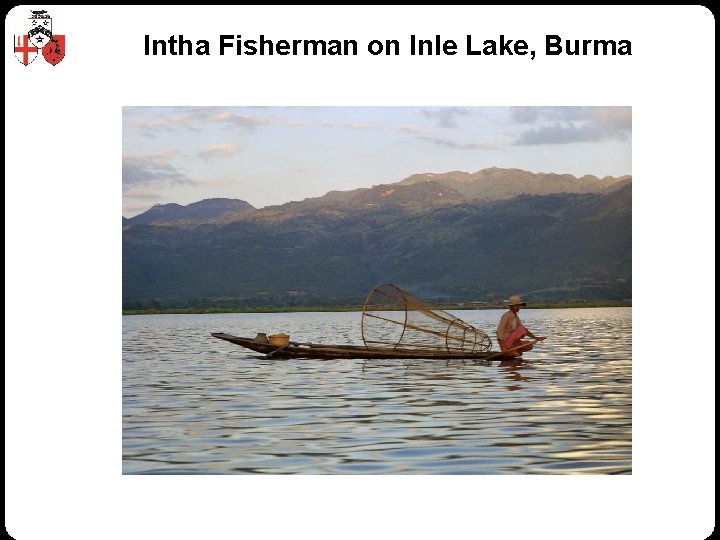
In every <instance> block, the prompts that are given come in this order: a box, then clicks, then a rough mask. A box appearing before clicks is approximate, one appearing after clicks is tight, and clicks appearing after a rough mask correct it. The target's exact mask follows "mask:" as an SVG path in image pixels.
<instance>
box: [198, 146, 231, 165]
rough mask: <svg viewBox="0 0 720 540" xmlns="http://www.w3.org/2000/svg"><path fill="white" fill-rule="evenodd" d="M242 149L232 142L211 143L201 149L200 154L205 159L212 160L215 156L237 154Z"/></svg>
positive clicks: (222, 156)
mask: <svg viewBox="0 0 720 540" xmlns="http://www.w3.org/2000/svg"><path fill="white" fill-rule="evenodd" d="M239 152H240V150H239V149H238V147H237V146H235V145H234V144H231V143H225V144H211V145H210V146H207V147H205V148H203V149H202V150H200V151H199V152H198V156H199V157H200V158H202V159H204V160H205V161H210V160H211V159H215V158H229V157H233V156H236V155H237V154H238V153H239Z"/></svg>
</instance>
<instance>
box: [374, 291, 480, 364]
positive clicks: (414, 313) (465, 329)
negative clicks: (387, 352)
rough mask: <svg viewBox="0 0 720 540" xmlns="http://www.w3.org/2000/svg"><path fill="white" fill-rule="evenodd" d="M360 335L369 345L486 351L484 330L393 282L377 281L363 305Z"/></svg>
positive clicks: (375, 346) (453, 350) (468, 351)
mask: <svg viewBox="0 0 720 540" xmlns="http://www.w3.org/2000/svg"><path fill="white" fill-rule="evenodd" d="M361 327H362V337H363V341H364V342H365V346H366V347H369V348H393V349H416V350H417V349H424V350H432V351H445V350H446V351H449V352H462V353H471V352H478V351H480V352H487V351H489V350H490V349H491V347H492V341H491V340H490V338H489V337H488V335H487V334H485V333H484V332H482V331H481V330H478V329H477V328H474V327H472V326H471V325H469V324H467V323H466V322H465V321H463V320H461V319H459V318H457V317H455V316H454V315H451V314H450V313H447V312H445V311H442V310H440V309H435V308H434V307H433V306H432V305H430V304H429V303H427V302H424V301H422V300H419V299H418V298H415V297H414V296H412V295H411V294H410V293H408V292H406V291H403V290H402V289H400V288H399V287H396V286H395V285H392V284H389V283H386V284H383V285H378V286H377V287H375V288H374V289H373V290H372V292H371V293H370V294H369V295H368V297H367V300H365V304H364V305H363V313H362V323H361Z"/></svg>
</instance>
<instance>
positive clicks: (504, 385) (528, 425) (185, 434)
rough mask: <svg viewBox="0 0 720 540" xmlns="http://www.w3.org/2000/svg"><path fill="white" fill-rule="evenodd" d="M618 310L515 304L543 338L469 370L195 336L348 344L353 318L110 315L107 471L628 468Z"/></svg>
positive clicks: (486, 319) (623, 338)
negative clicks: (113, 372)
mask: <svg viewBox="0 0 720 540" xmlns="http://www.w3.org/2000/svg"><path fill="white" fill-rule="evenodd" d="M630 313H631V311H630V309H629V308H605V309H565V310H526V311H524V312H523V316H524V317H523V319H524V320H525V322H526V324H527V325H528V326H529V327H531V328H532V329H533V331H534V332H536V333H539V334H544V335H548V336H549V337H548V340H547V341H545V342H543V343H541V344H538V346H536V348H535V350H533V351H532V352H531V353H528V354H526V358H524V359H523V360H517V361H503V362H500V361H489V362H477V363H472V362H465V363H463V362H449V363H447V362H445V361H397V360H376V361H362V360H337V361H322V360H275V359H266V358H264V357H258V355H257V354H256V353H253V352H252V351H246V350H245V349H242V348H240V347H237V346H234V345H231V344H228V343H226V342H221V341H219V340H217V339H214V338H212V337H211V336H210V332H223V331H224V332H227V333H231V334H235V335H242V336H253V335H255V334H256V333H257V332H267V333H275V332H280V331H284V332H286V333H289V334H290V335H291V336H292V339H294V340H297V341H312V342H325V343H329V342H332V341H333V340H329V339H327V336H340V337H338V338H337V339H341V340H342V341H343V342H349V343H355V344H360V343H361V340H360V339H359V337H358V333H359V331H358V330H357V327H358V321H359V314H358V313H292V314H226V315H162V316H160V315H158V316H125V317H123V373H122V384H123V418H122V422H123V447H122V456H123V472H124V473H125V474H259V473H272V474H630V473H631V471H632V460H631V455H632V436H631V433H632V430H631V416H632V414H631V413H632V401H631V373H632V365H631V352H630V351H631V316H630ZM456 314H457V315H458V316H459V317H461V318H463V319H464V320H466V321H467V322H468V323H470V324H472V325H473V326H476V327H479V328H485V329H492V328H494V325H496V324H497V320H498V319H499V317H500V315H501V314H502V312H500V311H494V310H493V311H466V312H457V313H456Z"/></svg>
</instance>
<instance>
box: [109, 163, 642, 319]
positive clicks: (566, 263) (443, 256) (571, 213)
mask: <svg viewBox="0 0 720 540" xmlns="http://www.w3.org/2000/svg"><path fill="white" fill-rule="evenodd" d="M631 189H632V187H631V177H629V176H624V177H620V178H613V177H606V178H602V179H600V178H596V177H594V176H583V177H581V178H576V177H574V176H572V175H558V174H536V173H530V172H527V171H522V170H519V169H499V168H491V169H484V170H481V171H478V172H476V173H464V172H457V171H456V172H448V173H443V174H430V173H425V174H416V175H412V176H410V177H408V178H406V179H404V180H402V181H400V182H396V183H392V184H383V185H378V186H373V187H370V188H361V189H356V190H351V191H331V192H329V193H327V194H326V195H324V196H322V197H317V198H310V199H305V200H303V201H296V202H290V203H287V204H283V205H277V206H270V207H265V208H261V209H256V208H253V207H252V206H251V205H250V204H248V203H247V202H245V201H242V200H236V199H208V200H204V201H200V202H197V203H193V204H190V205H187V206H180V205H176V204H171V205H158V206H155V207H153V208H152V209H150V210H149V211H147V212H145V213H144V214H140V215H138V216H135V217H133V218H130V219H126V218H123V273H122V274H123V307H124V308H125V309H142V308H146V307H162V308H165V307H167V308H171V307H175V308H178V307H209V306H213V307H218V306H219V307H248V306H288V305H298V306H302V305H308V306H317V305H331V304H351V305H360V304H361V303H362V300H363V299H364V296H365V295H366V294H367V293H368V292H369V291H370V290H371V289H372V288H373V287H374V286H376V285H378V284H380V283H385V282H391V283H395V284H397V285H399V286H401V287H402V288H404V289H406V290H408V291H411V292H413V293H414V294H416V295H418V296H420V297H424V298H428V299H431V300H438V301H439V300H443V301H465V302H467V301H473V302H491V303H492V302H494V301H498V299H502V298H507V297H508V296H509V295H510V294H522V295H525V296H526V297H528V298H529V299H531V300H532V299H536V300H568V299H574V300H624V299H629V298H631V285H632V278H631V268H632V257H631V255H632V250H631V239H632V234H631V233H632V231H631V225H632V191H631Z"/></svg>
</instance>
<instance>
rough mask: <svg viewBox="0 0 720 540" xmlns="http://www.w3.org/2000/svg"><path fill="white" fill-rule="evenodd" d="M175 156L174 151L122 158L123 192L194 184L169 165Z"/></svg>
mask: <svg viewBox="0 0 720 540" xmlns="http://www.w3.org/2000/svg"><path fill="white" fill-rule="evenodd" d="M176 154H177V152H176V151H174V150H169V151H166V152H159V153H155V154H145V155H141V156H123V160H122V184H123V192H127V191H129V190H131V189H137V188H142V187H150V186H151V187H165V186H169V185H173V184H193V183H194V182H193V181H192V180H191V179H190V178H188V177H187V176H186V175H185V174H183V173H182V172H180V171H178V170H177V169H176V168H175V167H174V166H173V165H171V164H170V160H171V159H172V158H174V157H175V155H176Z"/></svg>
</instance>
